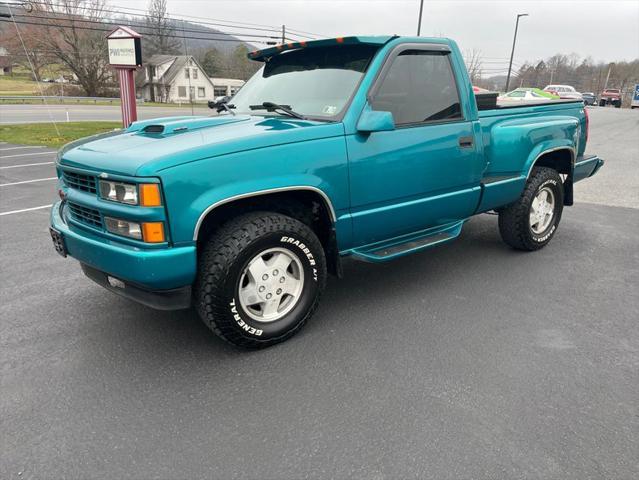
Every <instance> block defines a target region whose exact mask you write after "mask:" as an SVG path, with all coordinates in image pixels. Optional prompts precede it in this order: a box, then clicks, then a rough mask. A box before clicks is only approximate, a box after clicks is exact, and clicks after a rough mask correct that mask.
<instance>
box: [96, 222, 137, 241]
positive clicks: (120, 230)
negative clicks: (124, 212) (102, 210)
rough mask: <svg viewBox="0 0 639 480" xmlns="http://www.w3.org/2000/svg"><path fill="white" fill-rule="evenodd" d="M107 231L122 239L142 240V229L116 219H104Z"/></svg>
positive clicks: (134, 224) (135, 224)
mask: <svg viewBox="0 0 639 480" xmlns="http://www.w3.org/2000/svg"><path fill="white" fill-rule="evenodd" d="M104 224H105V225H106V229H107V231H109V232H111V233H114V234H116V235H120V236H122V237H129V238H135V239H136V240H142V227H141V226H140V224H139V223H136V222H129V221H127V220H120V219H118V218H111V217H104Z"/></svg>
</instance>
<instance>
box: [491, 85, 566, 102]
mask: <svg viewBox="0 0 639 480" xmlns="http://www.w3.org/2000/svg"><path fill="white" fill-rule="evenodd" d="M549 97H550V96H545V95H541V94H539V93H537V92H535V90H534V89H531V88H516V89H515V90H513V91H512V92H508V93H505V94H503V95H501V96H500V97H499V98H498V100H500V101H504V102H547V101H548V100H552V99H551V98H549ZM555 98H556V97H555Z"/></svg>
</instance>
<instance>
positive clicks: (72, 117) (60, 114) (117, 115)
mask: <svg viewBox="0 0 639 480" xmlns="http://www.w3.org/2000/svg"><path fill="white" fill-rule="evenodd" d="M0 107H1V109H0V124H7V123H35V122H50V121H51V120H52V119H53V121H56V122H66V121H67V113H68V114H69V121H71V122H80V121H87V120H104V121H107V120H113V121H120V120H121V119H122V113H121V110H120V105H113V106H111V105H49V106H45V105H2V104H0ZM193 112H194V113H195V115H210V114H211V110H209V109H208V108H206V107H194V110H193ZM174 115H191V107H188V106H186V107H142V106H139V107H138V118H139V119H140V120H146V119H148V118H157V117H170V116H174Z"/></svg>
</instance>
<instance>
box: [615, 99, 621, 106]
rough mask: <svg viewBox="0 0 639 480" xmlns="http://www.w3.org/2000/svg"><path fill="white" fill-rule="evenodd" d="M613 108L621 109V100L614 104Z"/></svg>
mask: <svg viewBox="0 0 639 480" xmlns="http://www.w3.org/2000/svg"><path fill="white" fill-rule="evenodd" d="M615 108H621V100H620V101H618V102H615Z"/></svg>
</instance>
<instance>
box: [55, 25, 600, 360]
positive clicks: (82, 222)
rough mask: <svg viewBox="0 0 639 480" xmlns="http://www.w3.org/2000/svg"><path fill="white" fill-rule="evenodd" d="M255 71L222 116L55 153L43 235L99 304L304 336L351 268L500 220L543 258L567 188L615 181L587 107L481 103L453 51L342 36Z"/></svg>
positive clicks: (253, 332)
mask: <svg viewBox="0 0 639 480" xmlns="http://www.w3.org/2000/svg"><path fill="white" fill-rule="evenodd" d="M249 58H250V59H252V60H254V61H256V62H260V63H261V64H262V66H261V68H260V70H259V71H258V72H257V73H256V74H255V75H254V76H253V77H252V78H251V79H250V80H249V81H248V82H247V83H246V85H245V86H244V87H243V88H242V89H241V90H240V91H239V92H237V93H236V94H235V96H234V97H233V98H231V99H227V101H225V102H217V103H215V104H214V105H213V106H214V107H215V108H216V109H217V110H218V112H217V113H218V114H215V113H214V114H213V115H211V116H199V117H171V118H159V119H154V120H146V121H140V122H135V123H133V124H132V125H131V126H130V127H129V128H127V129H124V130H120V131H115V132H109V133H107V134H103V135H99V136H94V137H89V138H85V139H82V140H79V141H77V142H74V143H71V144H69V145H67V146H65V147H64V148H62V149H61V151H60V152H59V154H58V159H57V162H56V167H57V172H58V176H59V192H58V193H59V195H60V199H61V200H60V201H59V202H58V203H56V204H55V205H54V207H53V208H52V212H51V228H50V232H51V236H52V238H53V242H54V245H55V248H56V250H57V251H58V252H59V253H60V254H62V255H63V256H67V255H69V256H71V257H74V258H76V259H77V260H79V261H80V263H81V266H82V269H83V271H84V272H85V274H86V275H87V276H88V277H89V278H91V279H92V280H94V281H96V282H97V283H99V284H100V285H102V286H103V287H105V288H106V289H108V290H110V291H112V292H115V293H118V294H120V295H123V296H125V297H128V298H130V299H133V300H136V301H138V302H141V303H143V304H145V305H148V306H150V307H154V308H158V309H167V310H170V309H184V308H190V307H194V308H195V310H197V312H198V314H199V316H200V317H201V318H202V320H203V321H204V323H206V325H207V326H209V327H210V328H211V330H213V331H214V332H215V333H216V334H218V335H219V336H220V337H222V338H223V339H225V340H226V341H228V342H230V343H232V344H234V345H238V346H242V347H247V348H259V347H265V346H269V345H272V344H275V343H277V342H281V341H283V340H286V339H287V338H289V337H291V336H292V335H294V334H295V333H296V332H297V331H299V329H300V328H301V327H302V326H303V325H304V323H305V322H306V321H307V320H308V319H309V318H310V317H311V316H312V314H313V312H314V311H315V310H316V308H317V306H318V303H319V300H320V296H321V294H322V290H323V289H324V286H325V283H326V278H327V275H328V274H332V275H335V276H338V277H339V276H340V275H341V259H342V258H343V257H345V256H350V257H352V258H355V259H360V260H364V261H369V262H385V261H388V260H392V259H394V258H397V257H400V256H403V255H407V254H410V253H415V252H420V251H422V250H426V249H429V248H432V247H435V246H437V245H440V244H443V243H445V242H449V241H451V240H453V239H455V237H457V236H458V235H459V234H460V231H461V229H462V227H463V225H464V222H466V221H467V220H468V219H469V218H470V217H471V216H473V215H476V214H479V213H483V212H488V211H494V212H497V213H498V214H499V231H500V233H501V236H502V238H503V240H504V241H505V242H506V243H507V244H508V245H510V246H511V247H514V248H515V249H519V250H528V251H531V250H537V249H540V248H542V247H543V246H545V245H546V244H548V242H549V241H550V240H551V239H552V237H553V235H555V234H556V232H557V227H558V225H559V220H560V218H561V215H562V210H563V207H564V206H567V205H572V204H573V184H574V182H577V181H579V180H582V179H585V178H587V177H590V176H592V175H594V174H595V173H596V172H597V170H598V169H599V168H600V167H601V166H602V165H603V160H601V159H600V158H599V157H597V156H594V155H589V156H585V155H584V150H585V147H586V141H587V137H588V116H587V111H586V110H584V105H583V102H582V101H581V100H568V101H564V100H556V101H548V102H546V103H539V102H537V103H535V104H534V105H531V104H524V103H518V104H517V105H516V106H513V105H508V106H506V105H499V104H497V103H496V101H495V102H493V104H491V103H490V102H485V101H482V102H478V101H477V99H476V97H475V95H474V93H473V89H472V85H471V83H470V80H469V77H468V74H467V71H466V68H465V66H464V62H463V60H462V56H461V54H460V52H459V49H458V47H457V45H456V44H455V42H453V41H451V40H449V39H442V38H421V37H415V38H407V37H397V36H374V37H342V38H334V39H326V40H318V41H309V42H299V43H289V44H283V45H278V46H275V47H272V48H271V47H269V48H267V49H264V50H259V51H255V52H251V53H250V54H249ZM478 103H479V105H480V107H478Z"/></svg>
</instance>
